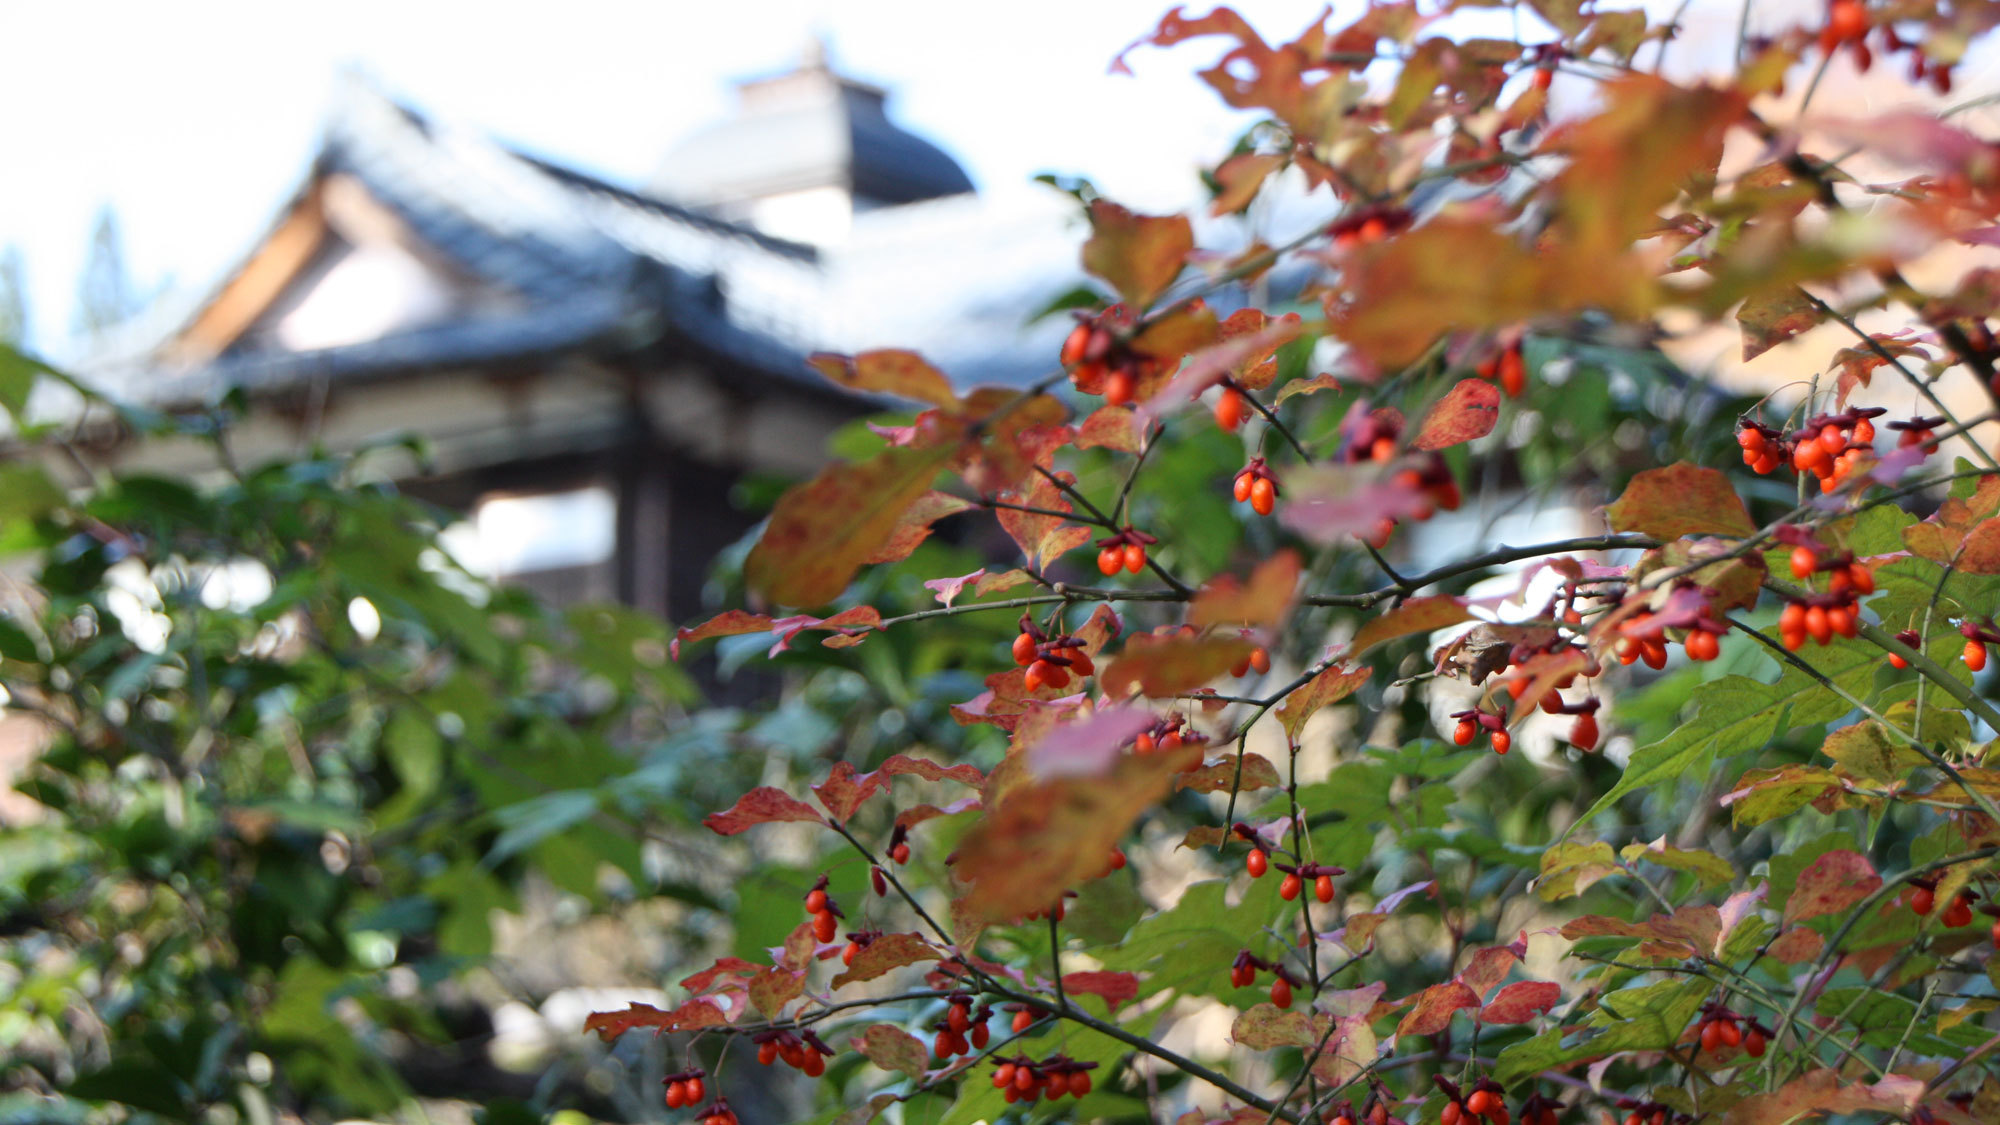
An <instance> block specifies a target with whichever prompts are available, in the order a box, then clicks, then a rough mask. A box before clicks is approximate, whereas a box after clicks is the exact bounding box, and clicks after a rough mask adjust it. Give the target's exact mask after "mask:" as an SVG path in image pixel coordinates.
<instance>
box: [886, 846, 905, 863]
mask: <svg viewBox="0 0 2000 1125" xmlns="http://www.w3.org/2000/svg"><path fill="white" fill-rule="evenodd" d="M889 858H890V859H893V860H895V861H896V862H897V863H898V864H905V863H908V862H910V845H909V844H907V843H902V844H897V845H896V846H895V847H893V848H890V849H889Z"/></svg>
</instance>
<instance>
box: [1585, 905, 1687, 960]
mask: <svg viewBox="0 0 2000 1125" xmlns="http://www.w3.org/2000/svg"><path fill="white" fill-rule="evenodd" d="M1561 932H1562V936H1564V937H1566V938H1570V939H1572V940H1574V939H1576V938H1580V937H1635V938H1642V939H1644V940H1645V942H1646V944H1645V945H1642V946H1641V947H1640V950H1641V953H1642V954H1644V955H1646V956H1665V957H1703V956H1709V955H1711V953H1712V951H1713V950H1714V949H1715V942H1716V939H1717V938H1719V937H1721V936H1722V915H1721V913H1720V912H1719V911H1718V910H1716V908H1715V907H1713V906H1706V905H1696V906H1682V907H1677V908H1675V910H1674V912H1673V913H1672V914H1655V915H1653V916H1652V917H1651V918H1648V919H1646V920H1645V921H1644V922H1628V921H1626V920H1625V919H1623V918H1609V917H1606V916H1604V915H1600V914H1586V915H1584V916H1582V917H1581V918H1572V919H1570V920H1569V921H1568V922H1565V923H1563V927H1562V931H1561Z"/></svg>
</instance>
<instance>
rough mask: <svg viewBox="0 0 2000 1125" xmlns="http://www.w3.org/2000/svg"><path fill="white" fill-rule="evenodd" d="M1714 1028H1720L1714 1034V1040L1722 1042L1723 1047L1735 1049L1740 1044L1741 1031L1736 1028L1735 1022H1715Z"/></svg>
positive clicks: (1741, 1039) (1728, 1020)
mask: <svg viewBox="0 0 2000 1125" xmlns="http://www.w3.org/2000/svg"><path fill="white" fill-rule="evenodd" d="M1716 1026H1717V1027H1718V1028H1720V1030H1719V1031H1718V1032H1717V1033H1716V1038H1717V1039H1719V1040H1721V1041H1722V1045H1723V1046H1725V1047H1736V1046H1740V1045H1741V1044H1742V1042H1743V1029H1742V1028H1740V1027H1737V1026H1736V1021H1735V1020H1730V1019H1725V1020H1718V1021H1716Z"/></svg>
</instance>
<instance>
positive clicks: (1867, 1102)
mask: <svg viewBox="0 0 2000 1125" xmlns="http://www.w3.org/2000/svg"><path fill="white" fill-rule="evenodd" d="M1923 1092H1924V1083H1923V1080H1922V1079H1920V1078H1911V1077H1909V1076H1907V1075H1902V1074H1890V1075H1886V1076H1884V1077H1883V1079H1882V1080H1881V1081H1880V1082H1876V1083H1874V1084H1873V1085H1870V1084H1869V1083H1866V1082H1856V1081H1852V1080H1850V1079H1847V1078H1843V1077H1841V1075H1840V1074H1838V1073H1837V1072H1835V1071H1832V1070H1826V1069H1820V1070H1813V1071H1808V1072H1807V1073H1806V1074H1805V1075H1804V1076H1802V1077H1800V1078H1795V1079H1793V1080H1792V1081H1790V1082H1787V1083H1785V1084H1784V1085H1783V1086H1780V1087H1778V1088H1777V1089H1776V1090H1773V1091H1772V1092H1770V1093H1768V1094H1757V1095H1754V1096H1752V1097H1748V1098H1745V1099H1743V1100H1742V1101H1740V1102H1737V1103H1736V1104H1735V1105H1733V1106H1731V1107H1730V1108H1729V1113H1728V1115H1727V1116H1726V1117H1724V1118H1723V1121H1724V1123H1725V1125H1790V1123H1792V1122H1796V1121H1800V1120H1802V1119H1806V1118H1809V1117H1817V1116H1819V1115H1820V1114H1825V1113H1886V1114H1889V1115H1891V1116H1892V1117H1897V1118H1903V1117H1907V1116H1908V1115H1909V1113H1910V1111H1911V1110H1912V1109H1914V1108H1915V1107H1916V1104H1917V1099H1918V1098H1919V1097H1921V1096H1922V1095H1923Z"/></svg>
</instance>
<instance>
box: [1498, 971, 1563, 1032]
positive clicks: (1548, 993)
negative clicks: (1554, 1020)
mask: <svg viewBox="0 0 2000 1125" xmlns="http://www.w3.org/2000/svg"><path fill="white" fill-rule="evenodd" d="M1561 999H1562V988H1561V986H1559V985H1557V984H1554V983H1552V982H1550V981H1542V980H1523V981H1515V982H1514V983H1513V984H1510V985H1508V986H1507V987H1505V988H1503V989H1501V990H1500V991H1499V993H1498V994H1497V995H1495V996H1494V997H1493V999H1492V1000H1490V1001H1488V1002H1487V1004H1486V1007H1484V1008H1481V1009H1480V1011H1479V1019H1480V1022H1482V1023H1499V1024H1515V1023H1527V1022H1528V1021H1529V1020H1531V1019H1534V1018H1535V1017H1536V1016H1539V1015H1541V1014H1542V1013H1543V1012H1546V1011H1548V1010H1549V1009H1550V1008H1553V1007H1555V1006H1556V1004H1557V1002H1559V1001H1560V1000H1561Z"/></svg>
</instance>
